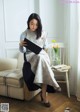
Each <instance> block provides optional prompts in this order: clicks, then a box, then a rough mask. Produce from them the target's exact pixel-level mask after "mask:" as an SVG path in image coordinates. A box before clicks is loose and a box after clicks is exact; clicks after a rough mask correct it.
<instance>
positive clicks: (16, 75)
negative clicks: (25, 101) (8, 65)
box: [6, 69, 23, 87]
mask: <svg viewBox="0 0 80 112" xmlns="http://www.w3.org/2000/svg"><path fill="white" fill-rule="evenodd" d="M6 84H7V85H9V86H13V87H22V85H23V76H22V70H20V69H16V70H14V71H13V72H11V73H9V74H8V75H7V76H6Z"/></svg>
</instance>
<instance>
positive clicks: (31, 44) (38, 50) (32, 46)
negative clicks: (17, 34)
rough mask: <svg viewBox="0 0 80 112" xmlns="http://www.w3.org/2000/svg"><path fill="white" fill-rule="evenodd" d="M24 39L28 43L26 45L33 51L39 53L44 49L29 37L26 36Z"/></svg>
mask: <svg viewBox="0 0 80 112" xmlns="http://www.w3.org/2000/svg"><path fill="white" fill-rule="evenodd" d="M24 41H25V42H26V43H27V46H25V47H26V48H28V49H29V50H31V51H32V52H34V53H35V54H39V53H40V51H41V50H42V48H41V47H39V46H38V45H36V44H34V43H33V42H31V41H30V40H28V39H27V38H25V39H24Z"/></svg>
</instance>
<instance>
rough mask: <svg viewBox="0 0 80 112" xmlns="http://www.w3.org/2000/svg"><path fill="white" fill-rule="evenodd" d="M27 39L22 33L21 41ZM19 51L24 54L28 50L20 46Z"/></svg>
mask: <svg viewBox="0 0 80 112" xmlns="http://www.w3.org/2000/svg"><path fill="white" fill-rule="evenodd" d="M25 37H26V35H25V34H23V33H22V34H21V36H20V41H22V40H24V38H25ZM19 50H20V52H22V53H25V52H26V48H25V47H22V46H19Z"/></svg>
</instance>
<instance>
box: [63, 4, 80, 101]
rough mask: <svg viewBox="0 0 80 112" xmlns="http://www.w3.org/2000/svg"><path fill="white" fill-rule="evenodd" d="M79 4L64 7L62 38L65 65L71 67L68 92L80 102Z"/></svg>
mask: <svg viewBox="0 0 80 112" xmlns="http://www.w3.org/2000/svg"><path fill="white" fill-rule="evenodd" d="M78 6H79V4H76V3H74V4H73V3H72V4H68V5H65V6H64V9H65V10H64V15H65V18H64V32H65V34H64V37H65V40H64V42H65V44H66V48H67V50H66V53H67V54H68V58H67V63H68V64H70V65H71V70H70V90H71V94H73V95H76V96H77V99H78V100H80V86H79V85H80V59H79V58H80V40H79V38H80V32H79V31H80V27H79V24H80V18H79V17H80V16H79V15H80V13H79V12H78V11H79V8H78Z"/></svg>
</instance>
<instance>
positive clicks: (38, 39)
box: [19, 13, 61, 107]
mask: <svg viewBox="0 0 80 112" xmlns="http://www.w3.org/2000/svg"><path fill="white" fill-rule="evenodd" d="M27 25H28V28H27V29H26V30H25V31H24V32H23V33H22V34H21V37H20V44H19V45H20V47H19V48H20V51H21V52H23V53H24V54H25V55H24V59H25V62H24V65H23V77H24V80H25V82H26V84H27V86H28V87H29V89H30V90H31V88H30V86H31V87H33V88H34V89H38V88H39V87H40V88H41V89H42V91H41V94H40V96H41V101H42V103H43V104H44V106H46V107H50V102H49V101H48V98H47V96H46V91H47V92H54V89H55V90H57V91H61V88H60V87H59V85H58V83H57V82H56V80H55V78H54V73H53V71H52V70H51V68H50V60H49V57H48V54H47V53H46V51H45V49H46V48H47V37H46V33H45V32H43V31H42V24H41V19H40V17H39V15H38V14H36V13H32V14H31V15H30V16H29V18H28V21H27ZM25 38H27V39H28V40H30V41H31V42H33V43H35V44H36V45H38V46H39V47H41V48H42V50H41V51H40V53H39V54H35V53H33V52H32V51H30V50H29V49H27V42H25V41H24V39H25ZM30 71H31V72H30ZM25 74H26V75H25ZM30 84H31V85H30ZM32 84H33V86H32ZM33 88H32V90H33Z"/></svg>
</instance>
